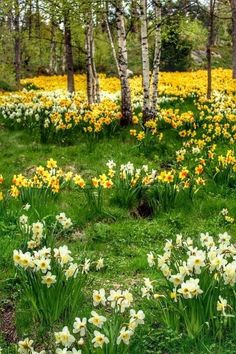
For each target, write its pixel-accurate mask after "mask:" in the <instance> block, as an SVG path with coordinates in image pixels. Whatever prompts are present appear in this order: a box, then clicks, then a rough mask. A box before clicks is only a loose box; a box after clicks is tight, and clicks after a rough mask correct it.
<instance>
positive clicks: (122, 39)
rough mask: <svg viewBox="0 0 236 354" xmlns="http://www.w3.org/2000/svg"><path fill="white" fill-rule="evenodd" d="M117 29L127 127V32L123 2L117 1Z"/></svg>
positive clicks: (129, 107) (123, 122)
mask: <svg viewBox="0 0 236 354" xmlns="http://www.w3.org/2000/svg"><path fill="white" fill-rule="evenodd" d="M116 28H117V36H118V58H117V60H118V66H119V77H120V82H121V111H122V117H121V121H120V124H121V125H122V126H127V125H129V124H131V123H132V105H131V94H130V86H129V80H128V54H127V45H126V30H125V21H124V9H123V1H122V0H118V1H116Z"/></svg>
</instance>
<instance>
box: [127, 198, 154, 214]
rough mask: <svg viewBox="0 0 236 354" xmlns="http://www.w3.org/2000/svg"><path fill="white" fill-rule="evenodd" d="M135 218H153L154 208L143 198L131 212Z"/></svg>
mask: <svg viewBox="0 0 236 354" xmlns="http://www.w3.org/2000/svg"><path fill="white" fill-rule="evenodd" d="M130 214H131V216H132V217H134V218H151V217H152V216H153V210H152V208H151V207H150V206H149V205H148V203H147V202H146V201H145V200H142V201H141V202H140V203H139V205H138V207H137V208H135V209H133V210H132V211H131V212H130Z"/></svg>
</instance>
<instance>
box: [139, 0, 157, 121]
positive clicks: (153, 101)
mask: <svg viewBox="0 0 236 354" xmlns="http://www.w3.org/2000/svg"><path fill="white" fill-rule="evenodd" d="M151 5H152V9H153V10H154V11H153V12H154V30H155V48H154V58H153V69H152V75H151V76H150V64H149V60H150V58H149V44H148V18H147V9H148V2H147V0H140V23H141V54H142V55H141V57H142V85H143V122H144V123H145V122H146V121H148V120H149V119H151V118H154V117H155V116H156V113H157V112H156V106H157V98H158V80H159V67H160V57H161V2H160V1H158V0H153V1H152V3H151ZM151 78H152V80H151ZM151 88H152V90H151Z"/></svg>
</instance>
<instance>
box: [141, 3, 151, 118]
mask: <svg viewBox="0 0 236 354" xmlns="http://www.w3.org/2000/svg"><path fill="white" fill-rule="evenodd" d="M140 21H141V50H142V74H143V122H144V123H145V122H146V121H148V120H149V119H150V118H151V109H150V79H149V70H150V67H149V50H148V28H147V0H140Z"/></svg>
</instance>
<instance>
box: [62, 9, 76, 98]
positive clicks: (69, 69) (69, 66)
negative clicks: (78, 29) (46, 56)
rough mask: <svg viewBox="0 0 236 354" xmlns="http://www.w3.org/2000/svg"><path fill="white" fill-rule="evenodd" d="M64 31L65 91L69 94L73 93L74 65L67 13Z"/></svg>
mask: <svg viewBox="0 0 236 354" xmlns="http://www.w3.org/2000/svg"><path fill="white" fill-rule="evenodd" d="M64 30H65V33H64V35H65V51H66V55H65V57H66V73H67V89H68V91H69V92H71V93H72V92H74V91H75V82H74V64H73V52H72V43H71V28H70V20H69V16H68V13H66V14H64Z"/></svg>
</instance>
